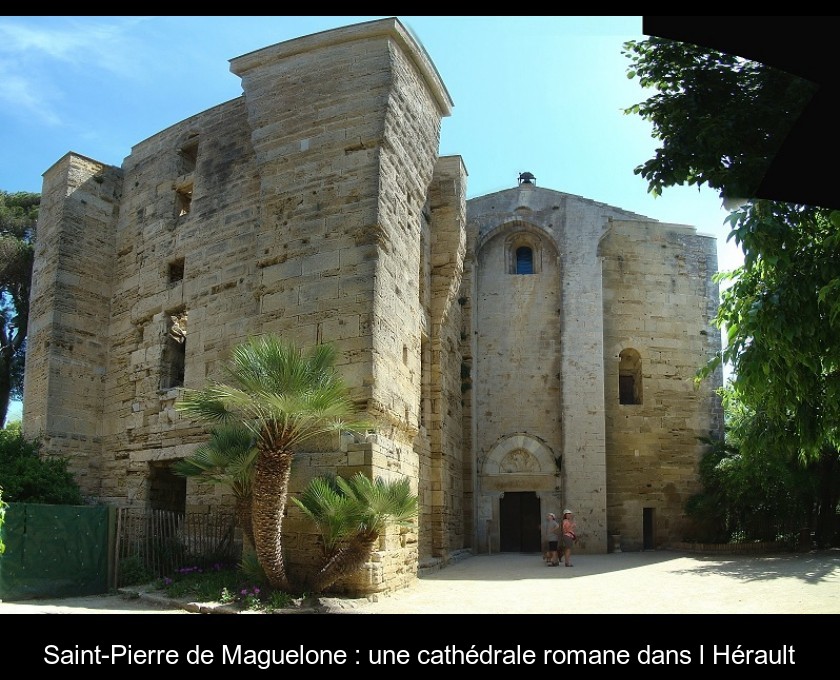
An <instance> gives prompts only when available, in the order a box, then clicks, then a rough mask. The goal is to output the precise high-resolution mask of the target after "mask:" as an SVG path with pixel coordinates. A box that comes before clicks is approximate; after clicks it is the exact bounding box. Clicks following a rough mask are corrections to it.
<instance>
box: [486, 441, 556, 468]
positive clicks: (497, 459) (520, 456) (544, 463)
mask: <svg viewBox="0 0 840 680" xmlns="http://www.w3.org/2000/svg"><path fill="white" fill-rule="evenodd" d="M555 472H558V470H557V463H556V461H555V454H554V452H553V451H552V450H551V449H550V448H549V447H548V446H547V445H546V444H545V442H543V441H541V440H539V439H537V438H536V437H533V436H531V435H528V434H514V435H508V436H506V437H503V438H502V439H500V440H499V441H497V442H496V443H495V444H494V445H493V448H492V449H490V452H489V453H488V454H487V457H486V458H485V459H484V463H483V465H482V466H481V473H482V474H484V475H504V474H529V475H533V474H546V473H551V474H554V473H555Z"/></svg>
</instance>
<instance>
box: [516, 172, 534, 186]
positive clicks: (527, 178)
mask: <svg viewBox="0 0 840 680" xmlns="http://www.w3.org/2000/svg"><path fill="white" fill-rule="evenodd" d="M536 179H537V178H536V177H534V176H533V175H532V174H531V173H530V172H520V173H519V183H520V184H534V183H535V180H536Z"/></svg>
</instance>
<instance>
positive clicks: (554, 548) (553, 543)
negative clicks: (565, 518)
mask: <svg viewBox="0 0 840 680" xmlns="http://www.w3.org/2000/svg"><path fill="white" fill-rule="evenodd" d="M548 551H549V552H557V541H549V542H548Z"/></svg>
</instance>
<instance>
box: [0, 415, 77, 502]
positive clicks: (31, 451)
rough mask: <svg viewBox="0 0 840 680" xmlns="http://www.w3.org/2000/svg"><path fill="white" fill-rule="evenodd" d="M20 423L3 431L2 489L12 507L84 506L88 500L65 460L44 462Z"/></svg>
mask: <svg viewBox="0 0 840 680" xmlns="http://www.w3.org/2000/svg"><path fill="white" fill-rule="evenodd" d="M39 448H40V447H39V445H38V443H37V442H30V441H27V440H26V439H24V437H23V434H22V433H21V431H20V424H19V423H12V424H10V425H9V426H7V427H6V428H5V429H3V430H0V487H2V488H3V496H4V499H5V500H6V501H7V502H10V503H51V504H54V505H82V504H84V502H85V501H84V497H83V496H82V492H81V490H80V489H79V485H78V484H77V483H76V480H75V479H73V475H72V474H71V473H70V472H69V471H68V470H67V460H65V459H63V458H41V457H40V456H39V455H38V452H39Z"/></svg>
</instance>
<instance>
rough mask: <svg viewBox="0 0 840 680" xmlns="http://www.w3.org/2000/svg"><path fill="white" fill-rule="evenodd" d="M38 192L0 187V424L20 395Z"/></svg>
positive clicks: (39, 199)
mask: <svg viewBox="0 0 840 680" xmlns="http://www.w3.org/2000/svg"><path fill="white" fill-rule="evenodd" d="M40 202H41V196H40V194H33V193H26V192H18V193H7V192H5V191H0V426H2V425H3V424H4V423H5V422H6V415H7V413H8V409H9V402H10V400H11V399H12V398H17V399H20V398H21V397H22V396H23V366H24V358H25V354H26V332H27V325H28V322H29V291H30V288H31V283H32V262H33V256H34V249H33V243H34V241H35V227H36V224H37V221H38V206H39V205H40Z"/></svg>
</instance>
